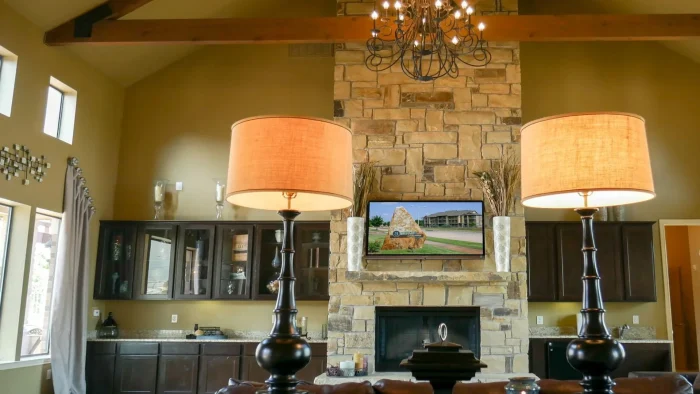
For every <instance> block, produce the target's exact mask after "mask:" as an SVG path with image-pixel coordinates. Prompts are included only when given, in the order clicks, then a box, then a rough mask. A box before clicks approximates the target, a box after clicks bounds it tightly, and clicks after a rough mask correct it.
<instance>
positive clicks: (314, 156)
mask: <svg viewBox="0 0 700 394" xmlns="http://www.w3.org/2000/svg"><path fill="white" fill-rule="evenodd" d="M284 193H294V198H292V199H291V200H288V199H287V198H286V197H285V195H284ZM226 200H227V201H228V202H230V203H231V204H235V205H240V206H244V207H249V208H256V209H267V210H284V209H293V210H297V211H326V210H334V209H342V208H347V207H348V206H350V205H351V203H352V135H351V132H350V130H349V129H347V128H345V127H343V126H340V125H338V124H335V123H333V122H330V121H328V120H323V119H311V118H301V117H287V116H269V117H256V118H248V119H243V120H241V121H239V122H236V123H235V124H234V125H233V126H231V153H230V156H229V164H228V182H227V190H226Z"/></svg>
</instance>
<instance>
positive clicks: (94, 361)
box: [85, 342, 117, 394]
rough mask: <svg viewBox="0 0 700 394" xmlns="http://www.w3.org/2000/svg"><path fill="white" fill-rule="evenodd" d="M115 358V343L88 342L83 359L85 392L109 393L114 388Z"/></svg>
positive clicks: (94, 393)
mask: <svg viewBox="0 0 700 394" xmlns="http://www.w3.org/2000/svg"><path fill="white" fill-rule="evenodd" d="M116 358H117V355H116V343H114V342H106V343H105V342H89V343H88V346H87V354H86V360H85V361H86V362H85V377H86V379H85V383H86V386H87V394H104V393H111V392H112V390H114V370H115V368H116V361H117V360H116Z"/></svg>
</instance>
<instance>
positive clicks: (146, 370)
mask: <svg viewBox="0 0 700 394" xmlns="http://www.w3.org/2000/svg"><path fill="white" fill-rule="evenodd" d="M157 373H158V356H157V355H153V356H141V355H122V354H120V355H118V356H117V364H116V370H115V372H114V390H113V391H112V392H113V393H114V394H136V393H140V394H155V393H156V377H157Z"/></svg>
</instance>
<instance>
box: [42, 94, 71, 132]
mask: <svg viewBox="0 0 700 394" xmlns="http://www.w3.org/2000/svg"><path fill="white" fill-rule="evenodd" d="M52 90H55V91H56V92H58V94H59V95H60V96H61V101H60V102H59V103H58V121H57V122H56V130H52V131H55V132H56V135H53V134H49V133H47V132H46V121H47V120H48V116H46V115H44V130H43V131H44V134H46V135H48V136H49V137H54V138H57V139H59V140H60V139H61V122H62V121H63V103H64V102H65V100H66V92H64V91H63V90H61V89H59V88H57V87H56V86H54V85H51V84H49V90H48V94H47V99H46V111H47V112H48V110H49V102H48V97H49V96H51V91H52Z"/></svg>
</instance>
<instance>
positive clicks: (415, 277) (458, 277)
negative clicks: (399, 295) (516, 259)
mask: <svg viewBox="0 0 700 394" xmlns="http://www.w3.org/2000/svg"><path fill="white" fill-rule="evenodd" d="M345 279H346V280H347V281H348V282H360V283H362V282H384V281H392V282H397V283H430V282H440V283H442V284H462V283H465V284H466V283H474V284H477V283H478V284H484V283H490V282H508V281H510V280H511V273H510V272H468V271H458V272H439V271H435V272H426V271H421V272H410V271H406V272H402V271H396V272H380V271H359V272H347V273H345Z"/></svg>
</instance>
